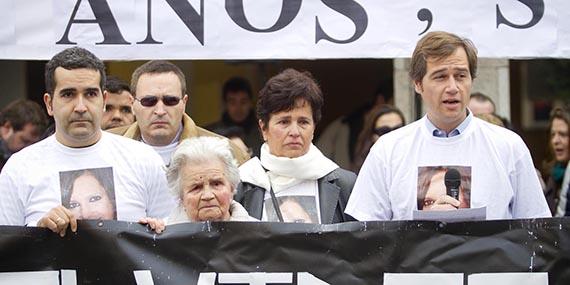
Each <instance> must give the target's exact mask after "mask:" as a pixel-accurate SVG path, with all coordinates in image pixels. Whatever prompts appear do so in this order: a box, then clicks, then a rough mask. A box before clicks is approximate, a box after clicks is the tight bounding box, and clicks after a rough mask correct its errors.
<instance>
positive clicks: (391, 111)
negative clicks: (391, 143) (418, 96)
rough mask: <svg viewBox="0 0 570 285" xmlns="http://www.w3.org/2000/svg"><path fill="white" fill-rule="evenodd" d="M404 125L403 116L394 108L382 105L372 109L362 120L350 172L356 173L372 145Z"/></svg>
mask: <svg viewBox="0 0 570 285" xmlns="http://www.w3.org/2000/svg"><path fill="white" fill-rule="evenodd" d="M405 124H406V119H405V118H404V114H402V111H400V110H399V109H398V108H396V107H392V106H390V105H382V106H379V107H378V108H375V109H372V110H371V111H370V112H369V113H368V115H367V116H366V118H365V119H364V126H363V128H362V132H360V134H359V135H358V140H357V141H356V148H355V150H354V163H353V165H352V171H354V172H356V173H358V172H359V171H360V168H361V167H362V164H363V163H364V160H365V159H366V156H368V152H369V151H370V148H371V147H372V145H373V144H374V143H375V142H376V141H377V140H378V139H379V138H380V137H381V136H383V135H385V134H387V133H389V132H391V131H393V130H395V129H397V128H400V127H402V126H404V125H405Z"/></svg>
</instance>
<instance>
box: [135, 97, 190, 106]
mask: <svg viewBox="0 0 570 285" xmlns="http://www.w3.org/2000/svg"><path fill="white" fill-rule="evenodd" d="M181 99H182V98H180V97H176V96H170V95H165V96H162V97H158V96H144V97H142V98H135V100H137V101H139V102H141V105H143V106H145V107H152V106H154V105H156V104H158V100H162V103H163V104H164V105H166V106H176V105H178V103H180V100H181Z"/></svg>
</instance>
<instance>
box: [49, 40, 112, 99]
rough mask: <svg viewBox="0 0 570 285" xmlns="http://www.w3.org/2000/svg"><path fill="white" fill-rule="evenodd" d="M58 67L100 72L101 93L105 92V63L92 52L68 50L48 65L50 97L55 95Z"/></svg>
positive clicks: (76, 49) (75, 49)
mask: <svg viewBox="0 0 570 285" xmlns="http://www.w3.org/2000/svg"><path fill="white" fill-rule="evenodd" d="M58 67H62V68H65V69H67V70H73V69H79V68H87V69H92V70H96V71H98V72H99V75H100V76H101V78H100V80H99V87H100V88H101V91H103V87H104V86H105V80H106V76H105V64H103V62H102V61H101V60H100V59H99V58H97V57H96V56H95V55H94V54H93V53H91V52H90V51H88V50H86V49H84V48H80V47H72V48H67V49H64V50H63V51H61V52H59V53H58V54H56V55H54V56H53V57H52V58H51V60H50V61H48V63H46V68H45V73H44V76H45V81H46V91H47V93H48V94H50V95H53V92H54V91H55V85H56V82H55V70H56V69H57V68H58Z"/></svg>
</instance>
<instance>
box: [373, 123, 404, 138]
mask: <svg viewBox="0 0 570 285" xmlns="http://www.w3.org/2000/svg"><path fill="white" fill-rule="evenodd" d="M401 127H403V125H398V126H395V127H393V128H390V127H379V128H375V129H374V133H375V134H377V135H378V136H379V137H381V136H383V135H385V134H387V133H389V132H391V131H393V130H397V129H399V128H401Z"/></svg>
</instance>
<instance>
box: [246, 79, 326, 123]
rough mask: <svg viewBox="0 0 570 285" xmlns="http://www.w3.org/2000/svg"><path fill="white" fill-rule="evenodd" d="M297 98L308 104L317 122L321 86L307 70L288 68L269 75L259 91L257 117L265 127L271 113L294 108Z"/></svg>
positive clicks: (321, 102)
mask: <svg viewBox="0 0 570 285" xmlns="http://www.w3.org/2000/svg"><path fill="white" fill-rule="evenodd" d="M298 100H305V101H306V102H307V103H309V104H310V106H311V110H312V112H313V121H315V124H317V123H318V122H319V121H320V119H321V108H322V107H323V104H324V99H323V93H322V92H321V88H319V85H318V84H317V82H316V81H315V79H314V78H313V76H312V75H311V73H309V72H308V71H304V72H299V71H297V70H295V69H292V68H289V69H286V70H284V71H282V72H281V73H279V74H277V75H275V76H273V77H271V78H270V79H269V80H268V81H267V83H265V86H264V87H263V89H261V91H259V98H258V100H257V118H258V119H259V120H261V121H262V122H263V124H264V126H265V127H267V124H268V123H269V118H270V117H271V114H273V113H277V112H281V111H289V110H292V109H294V108H295V107H297V106H296V104H297V101H298Z"/></svg>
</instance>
